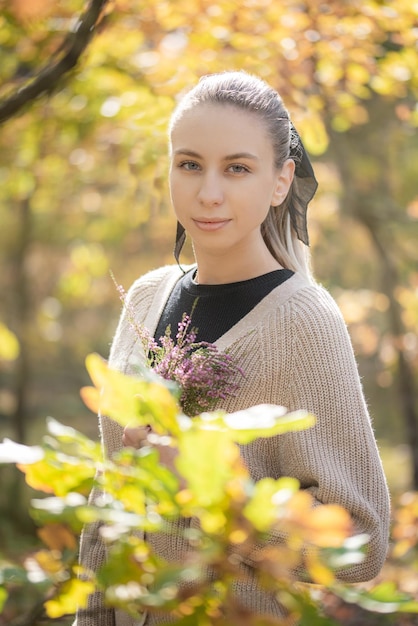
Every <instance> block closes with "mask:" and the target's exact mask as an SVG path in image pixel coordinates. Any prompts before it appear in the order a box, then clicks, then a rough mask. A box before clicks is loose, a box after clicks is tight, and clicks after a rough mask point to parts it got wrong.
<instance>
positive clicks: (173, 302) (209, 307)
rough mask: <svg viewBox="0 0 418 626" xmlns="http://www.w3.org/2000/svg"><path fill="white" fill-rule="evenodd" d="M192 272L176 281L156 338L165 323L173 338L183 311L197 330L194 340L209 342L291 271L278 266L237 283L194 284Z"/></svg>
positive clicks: (162, 333)
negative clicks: (273, 269)
mask: <svg viewBox="0 0 418 626" xmlns="http://www.w3.org/2000/svg"><path fill="white" fill-rule="evenodd" d="M195 272H196V270H195V269H192V270H190V271H188V272H187V273H186V274H185V275H184V276H183V277H182V278H181V279H180V280H179V281H178V282H177V283H176V286H175V287H174V289H173V291H172V292H171V294H170V297H169V298H168V300H167V303H166V305H165V308H164V311H163V313H162V315H161V318H160V321H159V322H158V326H157V329H156V331H155V338H156V339H157V340H158V339H159V338H160V337H162V336H163V335H164V334H165V331H166V328H167V326H169V325H170V328H171V335H172V337H173V338H174V337H175V336H176V334H177V327H178V324H179V322H180V321H181V319H182V317H183V313H187V314H188V315H190V316H191V318H192V323H191V326H192V327H193V328H196V329H197V331H198V332H197V339H196V340H197V341H208V342H210V343H213V342H214V341H216V340H217V339H219V337H221V336H222V335H224V334H225V333H226V332H227V331H228V330H229V329H230V328H232V327H233V326H234V325H235V324H236V323H237V322H239V320H240V319H242V318H243V317H244V316H245V315H247V313H249V312H250V311H251V309H253V308H254V307H255V306H256V305H257V304H258V303H259V302H260V301H261V300H262V299H263V298H264V297H265V296H267V295H268V294H269V293H270V291H272V290H273V289H274V288H275V287H277V286H278V285H280V284H281V283H284V282H285V280H287V279H288V278H290V277H291V276H293V273H294V272H292V271H291V270H287V269H281V270H275V271H273V272H269V273H268V274H263V275H262V276H257V277H256V278H250V279H249V280H242V281H240V282H237V283H228V284H226V285H198V284H196V283H195V282H194V281H193V276H194V273H195ZM193 307H194V308H193ZM190 330H191V328H190Z"/></svg>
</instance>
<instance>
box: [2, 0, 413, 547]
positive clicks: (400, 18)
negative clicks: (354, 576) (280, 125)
mask: <svg viewBox="0 0 418 626" xmlns="http://www.w3.org/2000/svg"><path fill="white" fill-rule="evenodd" d="M91 4H92V5H94V0H93V2H92V3H91ZM96 4H97V2H96ZM104 4H105V8H104V11H103V12H102V13H101V17H100V20H99V21H98V23H97V28H96V34H95V36H94V38H93V39H92V41H91V42H90V43H89V45H88V46H87V47H86V49H85V50H84V51H83V52H82V54H81V55H80V58H79V59H78V63H77V65H76V67H75V68H74V69H73V70H71V71H70V72H68V73H67V74H66V75H65V76H64V77H62V78H61V80H60V81H58V82H54V80H52V81H51V84H50V85H49V87H48V91H49V93H47V94H44V95H43V96H42V97H40V98H37V99H36V100H31V101H29V102H28V103H27V104H26V105H25V106H24V107H23V108H21V109H20V110H19V111H16V113H15V114H13V115H7V116H6V117H7V118H8V119H4V121H3V123H2V125H1V126H0V266H1V271H0V435H1V436H4V437H10V438H12V439H14V440H16V441H20V442H25V443H36V442H37V441H39V439H40V438H41V437H42V436H43V434H44V432H45V418H46V417H47V416H49V415H51V416H53V417H55V418H56V419H57V420H59V421H61V422H63V423H65V424H68V425H71V426H73V427H74V428H77V429H79V430H81V431H83V432H84V433H86V434H89V435H91V436H93V437H96V436H97V423H96V417H95V416H94V415H92V414H91V413H89V411H88V410H87V409H86V408H85V407H84V406H83V404H82V402H81V400H80V397H79V388H80V387H81V386H82V385H84V384H86V383H87V382H88V377H87V374H86V371H85V367H84V360H85V357H86V355H87V354H88V353H90V352H94V351H95V352H99V353H100V354H102V355H103V356H105V357H106V356H107V355H108V351H109V344H110V341H111V338H112V335H113V332H114V330H115V326H116V323H117V319H118V316H119V313H120V308H121V303H120V301H119V298H118V294H117V292H116V289H115V286H114V284H113V282H112V280H111V278H110V271H112V272H113V273H114V275H115V277H116V280H117V281H118V283H120V284H122V285H123V286H124V287H125V288H128V287H129V285H130V283H131V282H132V281H133V280H134V279H135V278H136V277H138V276H139V275H141V274H142V273H144V272H145V271H147V270H149V269H151V268H153V267H156V266H158V265H161V264H165V263H172V262H173V258H172V248H173V241H174V233H175V220H174V217H173V214H172V211H171V208H170V203H169V197H168V189H167V182H166V179H167V167H168V162H167V157H166V144H167V140H166V129H167V122H168V119H169V116H170V113H171V111H172V109H173V106H174V105H175V101H176V98H177V97H178V96H179V94H181V93H182V92H183V91H184V90H185V89H187V88H188V87H190V86H192V85H193V84H194V83H195V82H196V80H197V78H198V77H199V76H201V75H203V74H206V73H209V72H214V71H222V70H227V69H245V70H247V71H249V72H253V73H256V74H258V75H259V76H261V77H263V78H265V79H266V80H267V81H268V82H270V83H271V84H272V85H273V86H274V87H276V88H277V89H278V90H279V92H280V93H281V95H282V96H283V99H284V101H285V103H286V104H287V106H288V108H289V110H290V112H291V115H292V118H293V121H294V123H295V126H296V127H297V128H298V130H299V132H300V134H301V136H302V138H303V140H304V143H305V145H306V147H307V149H308V151H309V152H310V154H311V156H312V159H313V162H314V167H315V170H316V173H317V178H318V180H319V191H318V193H317V196H316V198H315V200H314V201H313V202H312V204H311V206H310V209H309V227H310V234H311V242H312V245H311V248H312V255H313V266H314V271H315V274H316V277H317V279H318V281H320V282H321V283H322V284H324V285H325V286H326V287H327V288H328V289H329V290H330V291H331V293H332V294H333V296H334V297H335V299H336V300H337V302H338V304H339V306H340V307H341V309H342V312H343V314H344V317H345V319H346V321H347V324H348V326H349V330H350V333H351V336H352V339H353V343H354V348H355V351H356V354H357V358H358V363H359V368H360V372H361V375H362V378H363V384H364V388H365V393H366V396H367V400H368V403H369V406H370V411H371V414H372V416H373V423H374V428H375V432H376V436H377V438H378V442H379V447H380V450H381V454H382V458H383V461H384V465H385V469H386V472H387V476H388V481H389V485H390V489H391V492H392V494H393V497H394V498H396V497H398V496H399V494H401V493H402V492H405V491H408V490H412V489H418V417H417V411H418V406H417V404H418V402H417V393H416V389H417V372H418V338H417V325H418V298H417V295H418V264H417V261H418V252H417V235H418V229H417V222H418V184H417V183H418V142H417V133H416V128H417V125H418V109H417V103H416V95H417V91H418V72H417V68H418V48H417V40H418V5H417V4H416V2H414V1H413V0H397V2H396V3H395V2H390V1H384V0H382V1H378V0H351V1H350V2H345V1H343V0H330V1H328V2H322V1H321V0H299V1H298V0H282V1H279V0H243V1H241V2H236V1H231V0H159V1H158V0H143V1H141V0H117V1H116V2H108V3H104ZM0 7H1V13H0V80H1V83H2V86H1V87H0V112H1V110H2V109H1V107H2V103H4V102H8V101H10V98H11V97H12V96H13V95H14V94H16V93H18V92H19V89H20V88H21V87H24V86H25V85H27V84H28V83H30V82H31V81H34V80H36V78H37V77H38V76H39V74H40V72H41V70H42V69H43V68H48V67H51V66H52V65H53V64H54V63H55V62H56V60H57V59H59V57H60V54H61V51H62V50H61V49H62V42H63V41H64V40H65V38H66V37H67V38H68V37H76V36H77V28H78V26H77V24H78V20H79V17H80V15H82V13H83V11H86V10H88V8H89V7H88V5H85V4H84V3H83V2H81V1H78V0H62V1H60V2H53V1H52V0H31V1H30V2H29V1H28V0H8V1H7V2H4V1H3V2H1V3H0ZM190 258H191V256H190V250H187V249H186V251H185V253H184V260H185V261H186V260H187V259H190ZM336 424H337V425H338V416H336ZM336 427H338V426H336ZM0 481H1V485H2V488H1V490H0V516H1V517H0V533H1V537H0V540H1V543H2V546H3V547H4V546H5V545H6V544H7V545H8V546H11V545H14V541H15V537H16V533H18V536H19V541H20V545H22V544H21V542H22V541H23V539H22V537H24V536H25V533H28V534H29V535H30V533H31V532H32V531H31V528H32V527H31V522H30V520H29V517H28V513H27V504H28V498H29V495H28V494H26V491H25V488H24V486H23V484H22V482H23V481H22V479H21V478H20V476H18V475H17V473H16V474H15V472H14V471H13V470H11V469H10V468H8V467H3V468H0Z"/></svg>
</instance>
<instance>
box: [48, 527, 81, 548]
mask: <svg viewBox="0 0 418 626" xmlns="http://www.w3.org/2000/svg"><path fill="white" fill-rule="evenodd" d="M38 535H39V537H40V538H41V539H42V541H43V542H44V543H45V544H46V545H47V546H48V548H50V549H51V550H60V551H62V550H63V549H64V548H69V549H70V550H75V549H76V547H77V541H76V539H75V537H74V534H73V533H72V532H71V531H70V530H68V528H67V527H66V526H64V525H63V524H48V525H46V526H44V527H43V528H40V529H39V530H38Z"/></svg>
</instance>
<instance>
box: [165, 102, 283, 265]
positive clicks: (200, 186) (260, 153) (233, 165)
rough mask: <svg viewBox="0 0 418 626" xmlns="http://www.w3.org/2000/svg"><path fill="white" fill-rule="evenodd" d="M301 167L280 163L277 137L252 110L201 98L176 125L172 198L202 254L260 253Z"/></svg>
mask: <svg viewBox="0 0 418 626" xmlns="http://www.w3.org/2000/svg"><path fill="white" fill-rule="evenodd" d="M293 171H294V163H293V161H291V160H288V161H286V163H285V165H284V166H283V168H282V170H280V171H279V170H277V169H276V168H275V166H274V155H273V147H272V143H271V141H270V138H269V136H268V134H267V131H266V129H265V127H264V125H263V123H262V122H261V120H260V119H259V118H258V117H257V116H256V115H254V114H253V113H251V112H246V111H243V110H240V109H237V108H235V107H233V106H229V105H219V104H201V105H197V106H196V107H194V108H193V109H191V110H189V111H187V112H185V113H184V114H183V116H182V117H181V118H180V120H179V121H178V122H177V123H176V125H175V126H174V128H173V131H172V135H171V168H170V192H171V199H172V203H173V207H174V211H175V213H176V216H177V218H178V220H179V222H180V223H181V224H182V225H183V226H184V228H185V229H186V231H187V232H188V233H189V235H190V236H191V238H192V241H193V245H194V248H195V252H196V253H198V252H199V251H206V252H210V253H217V252H219V253H222V252H225V251H226V250H228V251H229V252H231V251H236V253H237V254H242V253H245V254H249V253H251V250H254V251H255V249H256V246H259V245H260V241H262V237H261V232H260V226H261V224H262V222H263V221H264V219H265V218H266V216H267V213H268V211H269V208H270V206H271V205H273V206H277V205H279V204H281V202H282V201H283V200H284V198H285V197H286V195H287V192H288V190H289V187H290V184H291V182H292V178H293ZM263 244H264V242H263ZM254 246H255V247H254Z"/></svg>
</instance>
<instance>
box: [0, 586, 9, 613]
mask: <svg viewBox="0 0 418 626" xmlns="http://www.w3.org/2000/svg"><path fill="white" fill-rule="evenodd" d="M7 598H8V593H7V591H6V589H5V588H4V587H3V586H2V585H1V586H0V612H1V611H3V607H4V605H5V604H6V600H7Z"/></svg>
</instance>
